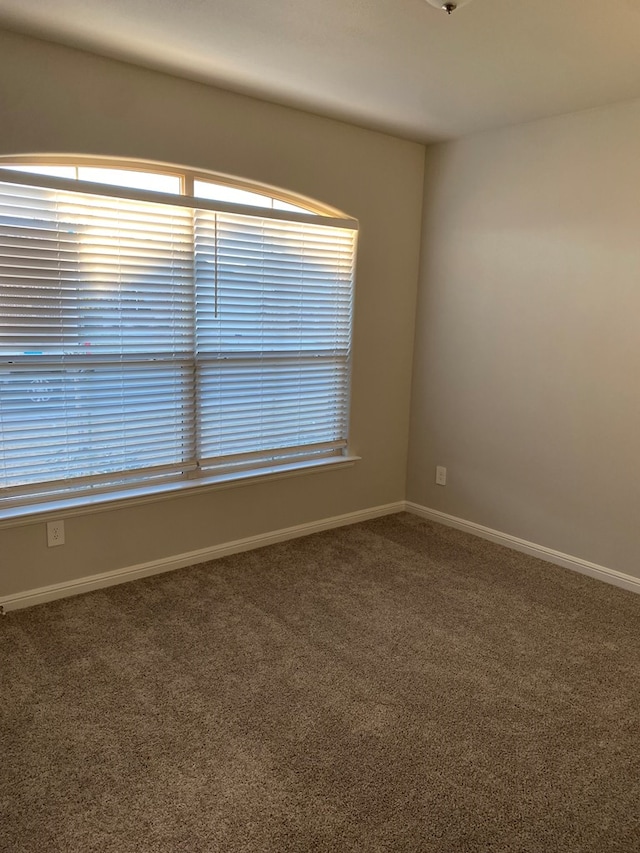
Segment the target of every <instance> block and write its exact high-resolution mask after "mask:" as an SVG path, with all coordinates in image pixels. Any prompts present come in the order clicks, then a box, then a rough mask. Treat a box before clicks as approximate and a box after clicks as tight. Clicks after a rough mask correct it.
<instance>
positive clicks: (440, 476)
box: [436, 465, 447, 486]
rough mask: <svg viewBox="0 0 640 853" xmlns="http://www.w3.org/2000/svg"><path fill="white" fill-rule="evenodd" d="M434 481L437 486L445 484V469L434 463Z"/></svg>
mask: <svg viewBox="0 0 640 853" xmlns="http://www.w3.org/2000/svg"><path fill="white" fill-rule="evenodd" d="M436 483H437V485H438V486H446V485H447V469H446V468H444V467H443V466H442V465H436Z"/></svg>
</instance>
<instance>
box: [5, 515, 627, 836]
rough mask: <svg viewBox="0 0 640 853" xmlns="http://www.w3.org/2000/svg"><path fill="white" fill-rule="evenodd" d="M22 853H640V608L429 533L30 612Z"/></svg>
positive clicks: (15, 705)
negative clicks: (226, 852)
mask: <svg viewBox="0 0 640 853" xmlns="http://www.w3.org/2000/svg"><path fill="white" fill-rule="evenodd" d="M0 680H1V692H0V710H1V717H0V725H1V729H0V738H1V744H0V745H1V754H0V815H1V817H0V850H2V851H3V853H5V851H7V852H8V851H10V853H37V852H39V851H43V853H44V852H45V851H46V853H58V851H60V853H62V852H63V851H64V853H91V852H92V851H96V853H98V851H99V853H134V851H135V853H177V851H185V853H217V851H220V853H223V851H230V853H236V852H237V851H251V853H273V852H274V851H278V853H284V851H300V853H305V851H310V852H311V851H340V853H347V851H367V853H374V851H375V853H381V852H382V851H390V853H391V851H425V853H431V851H433V852H434V853H435V851H437V852H438V853H472V852H473V853H480V851H482V853H507V851H509V853H525V851H527V853H556V851H557V853H578V851H579V853H587V851H588V852H589V853H614V852H615V853H618V851H619V853H635V852H636V851H640V816H639V814H640V707H639V697H640V596H634V595H633V594H631V593H627V592H624V591H622V590H619V589H615V588H613V587H610V586H607V585H605V584H601V583H599V582H597V581H593V580H590V579H588V578H584V577H581V576H579V575H576V574H573V573H571V572H568V571H565V570H563V569H560V568H556V567H553V566H549V565H546V564H543V563H540V562H538V561H536V560H534V559H532V558H529V557H526V556H523V555H520V554H517V553H515V552H512V551H507V550H503V549H501V548H500V547H498V546H495V545H492V544H489V543H486V542H483V541H481V540H478V539H474V538H471V537H469V536H466V535H465V534H462V533H459V532H457V531H453V530H449V529H447V528H444V527H440V526H438V525H434V524H430V523H426V522H423V521H420V520H418V519H417V518H414V517H412V516H409V515H404V514H403V515H399V516H392V517H388V518H383V519H378V520H376V521H371V522H367V523H364V524H360V525H356V526H353V527H349V528H342V529H340V530H337V531H331V532H327V533H321V534H318V535H315V536H312V537H308V538H305V539H301V540H298V541H295V542H288V543H285V544H281V545H275V546H272V547H270V548H267V549H263V550H261V551H253V552H249V553H246V554H241V555H237V556H234V557H228V558H225V559H223V560H219V561H217V562H212V563H209V564H206V565H203V566H199V567H196V568H191V569H185V570H182V571H179V572H174V573H172V574H167V575H162V576H159V577H156V578H150V579H147V580H143V581H137V582H135V583H131V584H125V585H123V586H119V587H113V588H111V589H108V590H105V591H101V592H96V593H92V594H89V595H86V596H82V597H78V598H74V599H67V600H65V601H59V602H55V603H52V604H48V605H44V606H42V607H37V608H33V609H31V610H25V611H19V612H13V613H10V614H9V615H8V616H7V617H5V618H4V619H3V620H2V621H1V622H0Z"/></svg>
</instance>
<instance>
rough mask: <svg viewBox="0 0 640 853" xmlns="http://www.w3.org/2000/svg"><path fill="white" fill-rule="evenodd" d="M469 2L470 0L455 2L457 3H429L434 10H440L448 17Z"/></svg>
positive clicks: (440, 1)
mask: <svg viewBox="0 0 640 853" xmlns="http://www.w3.org/2000/svg"><path fill="white" fill-rule="evenodd" d="M469 2H470V0H455V2H452V3H443V0H427V3H428V4H429V5H430V6H433V8H434V9H440V10H442V11H443V12H446V13H447V15H451V13H452V12H455V11H456V9H461V8H462V7H463V6H466V5H467V3H469Z"/></svg>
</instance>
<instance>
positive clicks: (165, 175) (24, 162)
mask: <svg viewBox="0 0 640 853" xmlns="http://www.w3.org/2000/svg"><path fill="white" fill-rule="evenodd" d="M0 168H3V169H10V170H15V171H20V172H28V173H31V174H35V175H41V176H43V177H50V178H62V179H64V180H72V181H81V182H83V183H85V182H86V183H95V184H100V185H102V186H105V185H106V186H112V187H122V188H126V189H127V190H131V191H134V192H135V191H142V192H157V193H163V194H165V195H179V196H188V197H190V198H195V199H203V200H206V201H215V202H222V203H224V204H237V205H242V206H249V207H262V208H265V209H271V210H281V211H289V212H291V213H303V214H315V215H316V216H328V217H336V216H338V217H341V216H344V214H343V213H341V212H340V211H338V210H336V209H335V208H332V207H329V206H328V205H325V204H323V203H322V202H319V201H316V200H313V199H309V198H304V197H302V196H299V195H296V194H293V193H290V192H287V191H286V190H280V189H277V188H275V187H270V186H266V185H264V184H256V183H252V182H249V181H245V180H242V179H238V178H233V177H230V176H228V175H219V174H216V173H213V172H206V171H197V170H193V169H186V168H183V167H180V166H173V165H167V164H163V163H154V162H147V161H139V160H122V159H118V160H116V159H105V158H93V157H91V158H90V157H82V156H77V155H75V156H74V155H65V156H63V155H45V154H42V155H37V156H34V155H24V156H13V157H12V156H5V157H0Z"/></svg>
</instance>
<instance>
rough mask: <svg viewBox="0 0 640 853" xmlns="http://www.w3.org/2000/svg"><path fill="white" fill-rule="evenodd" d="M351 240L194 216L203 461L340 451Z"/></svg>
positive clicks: (292, 225)
mask: <svg viewBox="0 0 640 853" xmlns="http://www.w3.org/2000/svg"><path fill="white" fill-rule="evenodd" d="M354 239H355V236H354V232H353V231H352V230H348V229H343V228H334V227H326V226H318V225H311V224H304V223H299V222H285V221H278V220H271V219H268V218H261V217H256V216H251V217H250V216H239V215H232V214H228V213H213V212H211V211H206V210H205V211H203V210H199V211H196V213H195V246H196V287H197V305H198V308H197V314H196V316H197V324H196V326H197V334H196V340H197V358H198V387H199V394H198V400H199V418H198V421H199V429H200V454H201V459H202V464H203V466H205V465H211V464H214V463H216V462H220V461H224V462H225V463H233V462H239V461H241V460H242V458H243V457H244V456H245V455H247V454H249V455H250V456H251V458H254V457H255V455H256V454H257V453H258V452H263V453H264V457H265V459H268V458H269V457H270V456H272V457H273V458H276V457H277V456H278V455H279V452H281V451H282V449H284V448H287V449H288V450H287V452H288V453H291V454H293V453H296V454H298V455H299V456H302V455H304V454H311V455H313V454H319V453H322V454H325V455H327V454H331V453H333V454H334V455H335V453H336V451H338V450H339V449H340V448H342V447H344V446H345V445H346V436H347V417H348V378H349V369H348V368H349V352H350V336H351V300H352V281H353V253H354Z"/></svg>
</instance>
